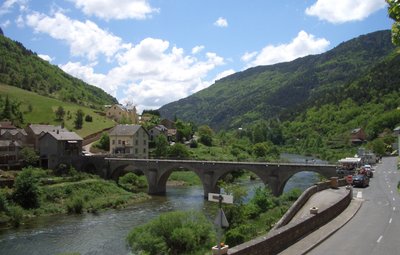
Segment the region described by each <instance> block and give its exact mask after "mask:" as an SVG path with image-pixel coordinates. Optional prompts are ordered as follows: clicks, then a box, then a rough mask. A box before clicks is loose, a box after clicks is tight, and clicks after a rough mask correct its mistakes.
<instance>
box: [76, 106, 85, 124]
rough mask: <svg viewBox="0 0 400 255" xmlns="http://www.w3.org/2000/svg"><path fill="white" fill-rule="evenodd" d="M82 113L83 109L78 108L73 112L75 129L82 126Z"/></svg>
mask: <svg viewBox="0 0 400 255" xmlns="http://www.w3.org/2000/svg"><path fill="white" fill-rule="evenodd" d="M84 115H85V114H84V113H83V111H82V110H81V109H78V111H76V113H75V121H74V124H75V128H76V129H81V128H82V125H83V116H84Z"/></svg>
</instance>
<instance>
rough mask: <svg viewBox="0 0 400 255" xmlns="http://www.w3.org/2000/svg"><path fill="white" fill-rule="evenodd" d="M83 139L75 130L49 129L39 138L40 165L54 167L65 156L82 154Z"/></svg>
mask: <svg viewBox="0 0 400 255" xmlns="http://www.w3.org/2000/svg"><path fill="white" fill-rule="evenodd" d="M82 141H83V139H82V138H81V137H80V136H79V135H77V134H76V133H75V132H68V131H64V132H61V131H59V130H57V131H55V132H54V131H50V132H46V133H44V134H43V135H42V136H41V137H40V138H39V152H40V161H41V166H42V167H47V168H50V169H54V168H56V167H57V166H58V164H60V162H61V160H63V159H65V158H72V157H76V156H79V155H81V154H82Z"/></svg>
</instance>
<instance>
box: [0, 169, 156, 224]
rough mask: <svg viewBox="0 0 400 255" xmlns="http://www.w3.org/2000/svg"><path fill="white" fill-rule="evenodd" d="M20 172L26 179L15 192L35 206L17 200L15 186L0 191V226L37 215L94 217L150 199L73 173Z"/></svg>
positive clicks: (142, 194)
mask: <svg viewBox="0 0 400 255" xmlns="http://www.w3.org/2000/svg"><path fill="white" fill-rule="evenodd" d="M24 171H27V172H29V175H28V178H27V180H25V182H24V183H23V184H22V188H19V189H25V190H26V194H24V195H25V196H29V197H30V198H31V199H32V197H36V200H35V201H34V202H35V203H32V201H28V202H30V203H27V202H26V199H25V200H21V199H18V188H17V187H16V185H14V187H13V188H2V189H0V223H1V225H14V226H18V225H19V224H21V223H23V222H24V220H26V219H29V218H32V217H35V216H39V215H51V214H63V213H86V212H89V213H96V212H98V211H102V210H105V209H110V208H113V209H118V208H123V207H126V206H128V205H131V204H134V203H138V202H141V201H144V200H147V199H149V198H150V197H149V196H148V195H147V194H146V193H144V192H137V193H132V192H129V191H127V190H125V189H123V188H122V187H120V186H118V185H117V184H116V183H115V182H114V181H107V180H103V179H100V178H99V177H97V176H93V175H88V174H85V173H78V172H76V171H71V172H69V173H68V174H66V175H64V176H55V175H54V173H53V172H52V171H47V170H42V169H38V168H33V169H25V170H23V171H22V172H21V173H20V175H21V174H22V173H23V172H24ZM17 179H18V177H17ZM17 179H16V183H17ZM30 182H32V183H30ZM29 185H30V186H29ZM20 187H21V185H20ZM31 193H32V194H31ZM21 201H22V202H21ZM23 201H25V202H23Z"/></svg>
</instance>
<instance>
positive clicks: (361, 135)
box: [350, 128, 367, 144]
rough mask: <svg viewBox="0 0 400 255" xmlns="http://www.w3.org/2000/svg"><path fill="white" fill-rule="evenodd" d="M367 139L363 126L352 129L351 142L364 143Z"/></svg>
mask: <svg viewBox="0 0 400 255" xmlns="http://www.w3.org/2000/svg"><path fill="white" fill-rule="evenodd" d="M366 140H367V135H366V134H365V132H364V130H363V129H362V128H356V129H353V130H352V131H351V134H350V142H351V143H352V144H362V143H363V142H365V141H366Z"/></svg>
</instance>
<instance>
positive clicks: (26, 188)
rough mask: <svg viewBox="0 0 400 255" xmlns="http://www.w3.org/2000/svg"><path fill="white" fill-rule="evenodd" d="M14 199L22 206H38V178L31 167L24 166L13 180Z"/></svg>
mask: <svg viewBox="0 0 400 255" xmlns="http://www.w3.org/2000/svg"><path fill="white" fill-rule="evenodd" d="M13 198H14V201H15V202H17V203H18V204H19V205H21V206H22V207H23V208H26V209H30V208H38V207H39V205H40V200H39V198H40V190H39V185H38V178H37V177H35V175H34V170H33V169H32V168H25V169H23V170H22V172H21V173H20V174H19V175H18V176H17V178H16V179H15V182H14V193H13Z"/></svg>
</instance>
